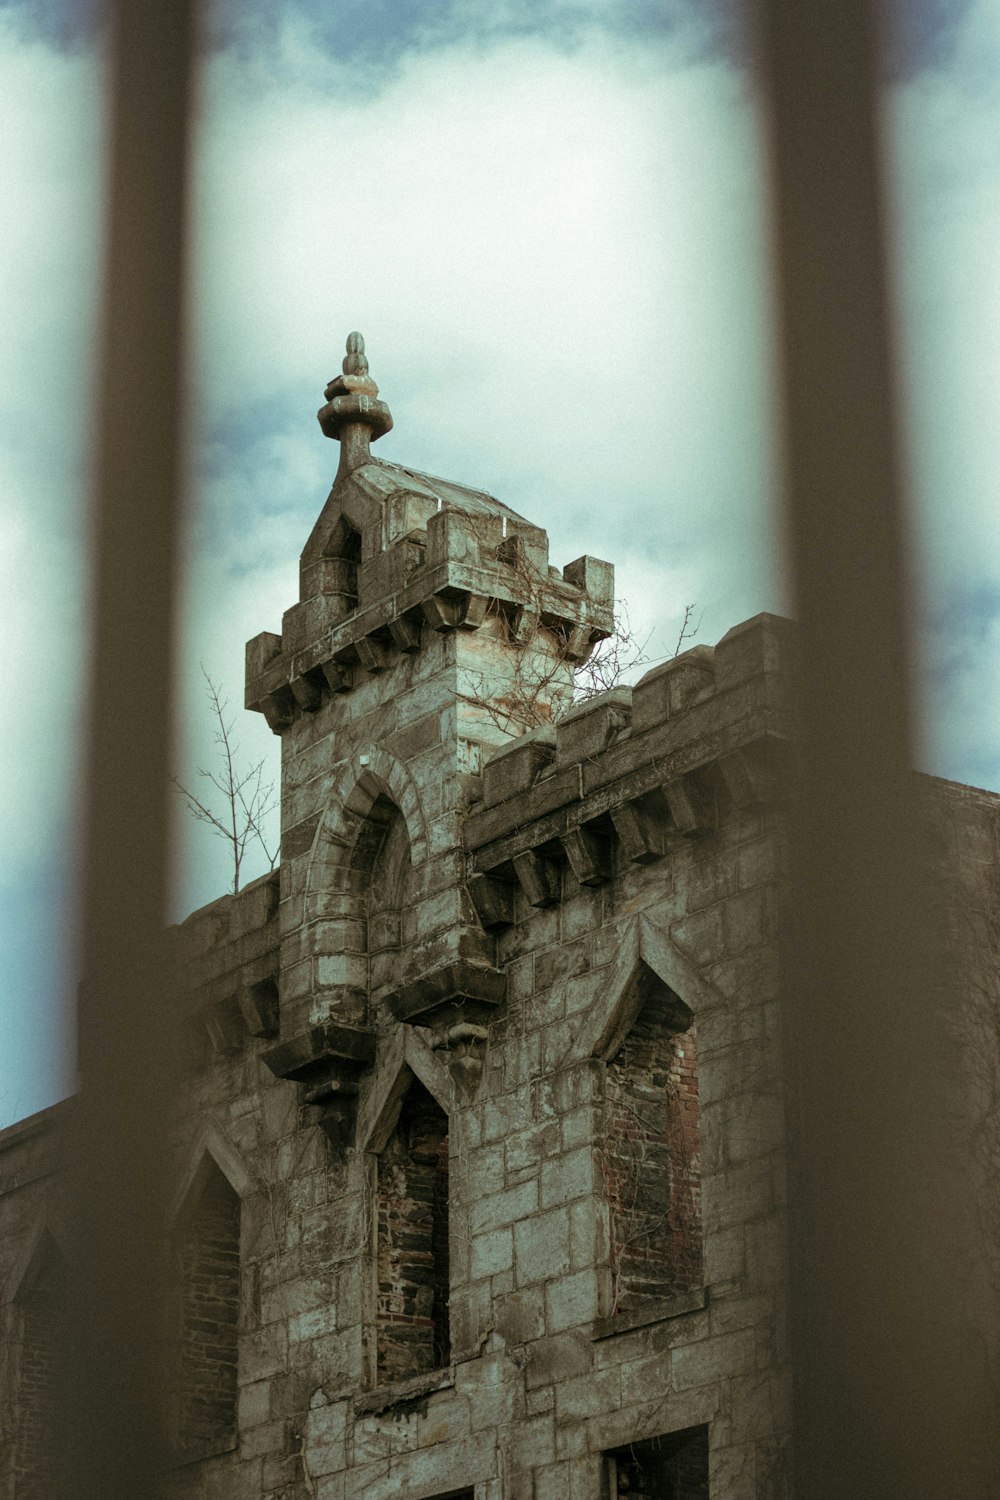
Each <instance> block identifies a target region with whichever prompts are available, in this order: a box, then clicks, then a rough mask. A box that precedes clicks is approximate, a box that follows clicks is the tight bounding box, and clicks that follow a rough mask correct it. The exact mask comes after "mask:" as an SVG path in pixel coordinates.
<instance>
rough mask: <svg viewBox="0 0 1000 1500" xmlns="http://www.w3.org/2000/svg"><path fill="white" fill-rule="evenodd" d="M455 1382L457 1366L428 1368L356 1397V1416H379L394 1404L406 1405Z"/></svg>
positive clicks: (444, 1388)
mask: <svg viewBox="0 0 1000 1500" xmlns="http://www.w3.org/2000/svg"><path fill="white" fill-rule="evenodd" d="M454 1384H455V1367H454V1365H446V1366H445V1367H444V1368H443V1369H441V1370H428V1372H427V1373H426V1375H411V1376H410V1377H409V1378H408V1379H407V1380H394V1381H393V1382H392V1384H391V1385H380V1386H376V1387H375V1389H374V1390H373V1391H364V1392H363V1393H362V1394H361V1395H360V1396H355V1398H354V1412H355V1415H356V1416H359V1417H365V1416H378V1415H379V1414H380V1413H381V1412H384V1411H389V1410H390V1409H391V1408H392V1407H394V1406H406V1405H409V1403H410V1402H411V1401H420V1400H422V1399H423V1397H424V1396H431V1395H433V1394H434V1392H435V1391H446V1390H448V1389H449V1388H450V1387H451V1386H453V1385H454Z"/></svg>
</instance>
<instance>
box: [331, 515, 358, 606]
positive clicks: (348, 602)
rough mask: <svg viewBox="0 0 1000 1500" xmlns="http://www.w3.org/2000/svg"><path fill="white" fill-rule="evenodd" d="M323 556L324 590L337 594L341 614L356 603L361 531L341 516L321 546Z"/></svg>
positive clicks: (356, 604)
mask: <svg viewBox="0 0 1000 1500" xmlns="http://www.w3.org/2000/svg"><path fill="white" fill-rule="evenodd" d="M323 556H324V558H325V559H326V567H325V570H324V584H325V587H324V590H323V591H324V593H327V594H331V595H334V596H338V595H339V599H340V609H341V610H342V611H343V613H344V614H349V613H350V612H351V610H353V609H357V607H358V565H359V563H360V562H361V533H360V532H358V531H355V529H354V527H353V526H352V525H351V524H350V522H349V521H348V520H347V517H346V516H341V517H340V520H339V521H338V522H337V525H336V526H335V528H334V530H333V534H332V535H331V537H330V540H329V541H328V542H327V545H326V547H325V548H324V550H323Z"/></svg>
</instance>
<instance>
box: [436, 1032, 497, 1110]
mask: <svg viewBox="0 0 1000 1500" xmlns="http://www.w3.org/2000/svg"><path fill="white" fill-rule="evenodd" d="M488 1038H489V1032H488V1031H487V1029H486V1027H485V1026H475V1025H473V1024H472V1023H471V1022H469V1021H460V1022H459V1023H458V1024H457V1025H455V1026H449V1027H448V1028H447V1030H444V1031H437V1032H434V1034H433V1036H432V1038H431V1046H432V1047H433V1048H434V1049H435V1050H436V1051H447V1053H448V1057H447V1059H446V1061H447V1064H448V1071H449V1072H450V1073H451V1076H452V1078H453V1079H454V1080H455V1087H456V1088H457V1089H458V1091H459V1093H460V1094H461V1095H462V1096H463V1098H465V1099H471V1098H472V1096H473V1094H474V1093H475V1091H476V1088H477V1086H478V1084H479V1080H480V1078H481V1077H482V1075H483V1060H484V1058H485V1055H486V1042H487V1040H488Z"/></svg>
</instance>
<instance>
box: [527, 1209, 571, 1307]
mask: <svg viewBox="0 0 1000 1500" xmlns="http://www.w3.org/2000/svg"><path fill="white" fill-rule="evenodd" d="M529 1186H530V1187H532V1188H535V1187H536V1186H537V1185H536V1184H535V1183H534V1182H531V1183H530V1184H529V1183H525V1184H524V1187H529ZM516 1191H521V1189H517V1190H516ZM514 1252H515V1267H516V1274H517V1284H518V1286H519V1287H523V1286H527V1285H530V1283H531V1282H533V1281H547V1280H548V1279H549V1278H550V1277H553V1276H564V1275H566V1273H567V1272H568V1271H569V1214H568V1213H567V1211H566V1209H564V1208H558V1209H552V1210H550V1211H549V1212H548V1213H539V1214H535V1215H533V1217H531V1218H527V1217H521V1216H519V1222H518V1223H516V1224H515V1225H514ZM564 1326H565V1325H564Z"/></svg>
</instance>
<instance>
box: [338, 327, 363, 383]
mask: <svg viewBox="0 0 1000 1500" xmlns="http://www.w3.org/2000/svg"><path fill="white" fill-rule="evenodd" d="M341 369H342V370H343V372H344V374H345V375H367V374H368V361H367V359H366V358H365V341H364V339H363V338H362V336H361V334H360V333H349V334H348V335H347V353H346V354H345V355H344V363H343V364H342V365H341Z"/></svg>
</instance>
